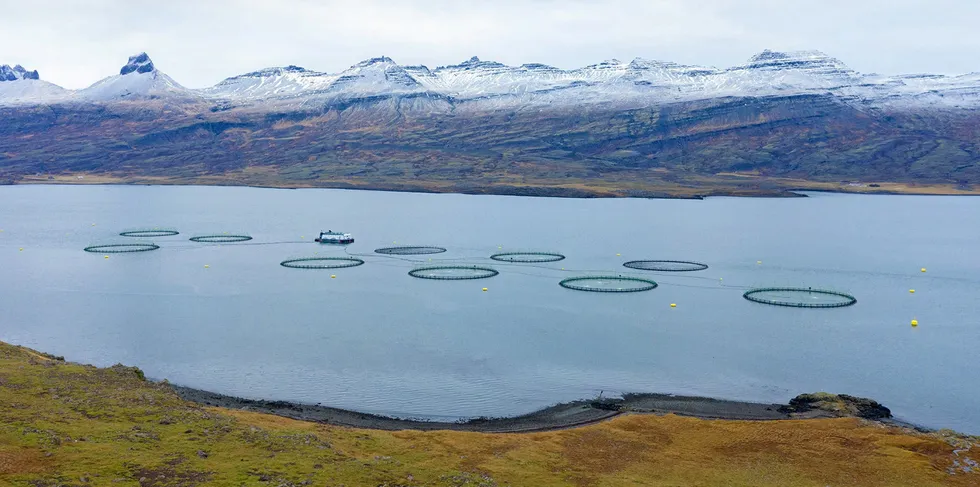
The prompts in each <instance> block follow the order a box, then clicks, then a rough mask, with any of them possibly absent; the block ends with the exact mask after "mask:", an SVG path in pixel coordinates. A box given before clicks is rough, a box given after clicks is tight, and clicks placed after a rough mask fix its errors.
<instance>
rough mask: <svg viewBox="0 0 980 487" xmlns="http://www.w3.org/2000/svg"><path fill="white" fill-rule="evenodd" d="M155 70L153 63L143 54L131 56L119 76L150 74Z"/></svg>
mask: <svg viewBox="0 0 980 487" xmlns="http://www.w3.org/2000/svg"><path fill="white" fill-rule="evenodd" d="M154 69H156V68H154V67H153V61H151V60H150V56H148V55H147V54H146V53H145V52H141V53H139V54H137V55H135V56H129V61H128V62H127V63H126V65H125V66H123V67H122V69H120V70H119V74H121V75H127V74H129V73H133V72H135V73H150V72H152V71H153V70H154Z"/></svg>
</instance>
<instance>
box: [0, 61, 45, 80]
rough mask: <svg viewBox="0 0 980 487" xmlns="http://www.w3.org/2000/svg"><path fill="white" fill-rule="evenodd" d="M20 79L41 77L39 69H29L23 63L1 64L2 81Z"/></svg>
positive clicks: (0, 78)
mask: <svg viewBox="0 0 980 487" xmlns="http://www.w3.org/2000/svg"><path fill="white" fill-rule="evenodd" d="M19 79H41V77H40V76H38V74H37V70H34V71H28V70H26V69H24V67H23V66H21V65H19V64H18V65H16V66H14V67H12V68H11V67H10V65H9V64H4V65H0V81H17V80H19Z"/></svg>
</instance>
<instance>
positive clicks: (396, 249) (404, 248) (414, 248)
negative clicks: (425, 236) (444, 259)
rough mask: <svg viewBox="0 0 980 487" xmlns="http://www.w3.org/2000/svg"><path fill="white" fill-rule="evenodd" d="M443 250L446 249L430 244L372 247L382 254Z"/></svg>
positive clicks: (417, 253) (437, 252)
mask: <svg viewBox="0 0 980 487" xmlns="http://www.w3.org/2000/svg"><path fill="white" fill-rule="evenodd" d="M445 251H446V249H444V248H442V247H435V246H430V245H402V246H398V247H382V248H380V249H374V252H375V253H377V254H384V255H425V254H441V253H443V252H445Z"/></svg>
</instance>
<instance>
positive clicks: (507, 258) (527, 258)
mask: <svg viewBox="0 0 980 487" xmlns="http://www.w3.org/2000/svg"><path fill="white" fill-rule="evenodd" d="M490 258H491V259H493V260H497V261H500V262H513V263H519V264H540V263H542V262H558V261H559V260H565V256H564V255H562V254H557V253H554V252H501V253H499V254H493V255H491V256H490Z"/></svg>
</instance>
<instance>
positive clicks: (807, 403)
mask: <svg viewBox="0 0 980 487" xmlns="http://www.w3.org/2000/svg"><path fill="white" fill-rule="evenodd" d="M780 411H782V412H785V413H787V414H807V413H813V412H823V413H830V414H831V415H834V416H839V417H847V416H854V417H858V418H864V419H872V420H879V419H888V418H891V417H892V412H891V410H889V409H888V408H886V407H885V406H882V405H881V404H880V403H878V401H874V400H871V399H867V398H863V397H854V396H848V395H847V394H830V393H827V392H816V393H813V394H800V395H799V396H796V397H794V398H793V399H791V400H790V401H789V405H787V406H783V407H782V408H780Z"/></svg>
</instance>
